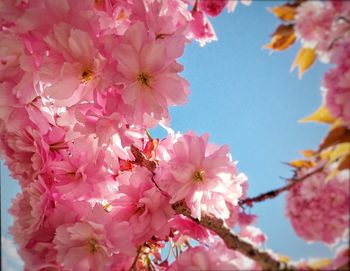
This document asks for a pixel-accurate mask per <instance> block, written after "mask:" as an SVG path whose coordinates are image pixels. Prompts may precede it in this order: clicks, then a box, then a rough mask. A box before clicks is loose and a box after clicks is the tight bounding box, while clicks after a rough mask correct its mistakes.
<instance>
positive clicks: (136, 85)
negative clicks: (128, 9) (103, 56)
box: [114, 22, 189, 124]
mask: <svg viewBox="0 0 350 271" xmlns="http://www.w3.org/2000/svg"><path fill="white" fill-rule="evenodd" d="M168 55H169V53H168V52H167V45H166V42H165V41H162V40H154V39H152V37H150V36H149V35H148V33H147V30H146V28H145V26H144V24H143V23H142V22H136V23H134V24H133V25H132V26H131V27H130V28H129V29H128V30H127V32H126V33H125V35H124V37H123V38H122V39H121V41H120V43H119V44H118V45H117V46H116V48H115V51H114V57H115V59H116V60H117V61H118V66H117V70H118V71H119V72H120V74H121V77H120V80H119V81H120V83H123V84H124V85H125V88H124V89H123V90H121V96H122V99H123V101H124V102H125V103H126V104H128V105H132V106H133V108H134V111H135V112H134V114H133V116H134V123H136V124H143V123H145V121H146V120H147V118H153V119H156V120H158V121H159V120H161V119H163V118H164V119H168V117H169V116H168V107H169V106H172V105H180V104H183V103H185V102H186V101H187V96H188V92H189V91H188V83H187V82H186V81H185V80H184V79H183V78H181V77H180V76H179V75H178V73H179V72H181V71H182V66H181V65H180V64H178V63H177V62H175V60H174V59H172V58H169V57H168Z"/></svg>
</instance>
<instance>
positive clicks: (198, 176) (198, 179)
mask: <svg viewBox="0 0 350 271" xmlns="http://www.w3.org/2000/svg"><path fill="white" fill-rule="evenodd" d="M204 175H205V172H204V170H197V171H196V172H195V173H194V174H193V177H192V180H193V181H194V182H195V183H203V182H204Z"/></svg>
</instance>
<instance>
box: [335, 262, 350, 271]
mask: <svg viewBox="0 0 350 271" xmlns="http://www.w3.org/2000/svg"><path fill="white" fill-rule="evenodd" d="M349 270H350V261H348V262H346V263H345V264H343V265H342V266H340V267H338V268H337V269H336V271H349Z"/></svg>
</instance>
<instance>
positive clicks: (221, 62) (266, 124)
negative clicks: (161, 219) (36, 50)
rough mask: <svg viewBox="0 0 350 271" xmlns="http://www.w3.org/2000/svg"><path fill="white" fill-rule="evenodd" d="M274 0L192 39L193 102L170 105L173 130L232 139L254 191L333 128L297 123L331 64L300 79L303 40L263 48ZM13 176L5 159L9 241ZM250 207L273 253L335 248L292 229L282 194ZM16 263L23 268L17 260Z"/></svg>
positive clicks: (188, 63) (269, 184)
mask: <svg viewBox="0 0 350 271" xmlns="http://www.w3.org/2000/svg"><path fill="white" fill-rule="evenodd" d="M274 5H276V1H256V2H254V3H253V4H252V5H251V6H250V7H245V6H243V5H238V8H237V10H236V11H235V12H234V13H233V14H227V13H226V11H225V12H223V14H221V15H220V16H219V17H218V18H215V19H214V20H212V23H213V25H214V28H215V30H216V33H217V36H218V41H217V42H212V43H210V44H208V45H206V46H205V47H203V48H201V47H200V46H199V45H198V44H197V43H193V44H191V45H189V46H187V48H186V51H185V55H184V56H183V57H182V58H181V59H180V62H181V63H182V64H183V65H184V66H185V71H184V72H183V76H184V77H185V78H186V79H187V80H188V81H189V82H190V88H191V95H190V101H189V103H188V104H187V105H185V106H182V107H176V108H173V109H172V110H171V116H172V125H171V127H172V128H173V129H174V130H175V131H180V132H183V133H185V132H186V131H188V130H193V131H196V132H197V133H198V134H202V133H204V132H208V133H209V134H210V141H211V142H214V143H217V144H228V145H229V146H230V149H231V152H232V156H233V159H234V160H238V161H239V164H238V167H239V169H240V170H241V171H242V172H244V173H245V174H246V175H247V176H248V178H249V195H250V196H254V195H257V194H260V193H262V192H266V191H268V190H271V189H274V188H277V187H280V186H282V185H283V184H284V181H283V180H282V179H281V178H280V177H286V178H288V177H291V176H292V171H291V169H290V168H288V167H287V166H286V165H284V164H283V162H288V161H290V160H293V159H297V158H299V157H300V155H299V153H298V151H299V150H303V149H312V148H314V149H315V148H316V147H317V146H318V143H319V142H320V141H321V139H322V137H323V136H324V135H325V133H326V130H327V127H326V126H322V125H319V124H298V123H297V122H298V120H299V119H301V118H303V117H305V116H307V115H309V114H310V113H312V112H313V111H314V110H315V109H316V108H317V107H318V106H319V105H320V103H321V101H322V97H321V93H320V82H321V80H322V75H323V73H324V72H325V70H326V69H327V67H326V66H325V65H324V64H321V63H317V64H316V65H315V66H314V67H313V68H312V69H311V70H310V71H308V72H307V73H306V74H305V75H304V77H303V79H302V80H299V79H298V76H297V72H296V71H295V72H294V73H290V72H289V69H290V65H291V63H292V61H293V59H294V57H295V54H296V52H297V50H298V49H299V45H295V46H293V47H292V48H290V49H289V50H287V51H286V52H282V53H273V54H270V53H269V52H268V51H267V50H262V49H261V48H262V47H263V45H265V44H266V43H268V41H269V35H270V34H271V33H272V32H273V31H274V29H275V28H276V27H277V25H278V24H279V21H278V20H277V19H276V18H275V17H274V16H273V15H272V14H271V13H269V12H268V11H267V7H269V6H274ZM153 134H154V135H162V134H164V133H159V131H153ZM8 175H9V173H8V171H7V169H6V168H5V167H4V166H3V164H2V165H1V186H2V190H1V210H2V213H1V223H2V230H1V231H2V236H3V237H4V238H6V240H5V242H2V243H3V246H4V244H5V243H6V244H7V243H8V239H9V238H10V236H9V235H8V233H7V229H8V226H9V225H10V224H11V219H10V217H9V215H8V214H7V211H6V210H7V209H8V208H9V205H10V201H11V198H13V197H14V196H15V194H16V193H17V192H18V191H19V190H18V186H17V185H16V183H15V182H14V181H13V180H10V178H8ZM250 212H251V213H254V214H258V215H259V223H258V226H259V227H260V228H261V229H262V230H263V231H264V232H265V233H266V234H267V235H268V238H269V241H268V244H267V247H268V248H271V249H272V250H274V251H275V252H278V253H281V254H285V255H288V256H290V257H291V258H293V259H298V258H306V257H327V256H328V257H329V256H331V255H333V252H332V251H331V250H330V249H329V248H328V247H326V246H323V245H320V244H312V245H308V244H306V243H305V242H304V241H303V240H301V239H300V238H298V237H297V236H296V235H295V234H294V232H293V230H292V228H291V226H290V223H289V221H287V220H286V218H285V217H284V195H282V196H279V197H278V198H277V199H274V200H270V201H267V202H263V203H259V204H257V205H256V206H254V207H253V208H252V209H251V210H250ZM6 246H7V245H6ZM5 250H6V251H5ZM5 250H3V251H2V253H3V256H4V255H5V256H6V258H4V260H3V262H6V261H7V264H9V265H11V264H10V263H9V262H10V261H11V257H12V258H13V257H14V258H13V259H14V261H18V258H16V256H15V255H13V254H14V253H13V251H12V250H11V251H10V250H9V249H5ZM9 251H10V252H9ZM7 254H9V255H7ZM11 255H12V256H11ZM9 265H8V266H9ZM12 268H13V269H12V270H20V269H19V268H18V265H15V264H13V265H12ZM6 270H11V269H10V268H8V269H6Z"/></svg>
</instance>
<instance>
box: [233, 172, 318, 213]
mask: <svg viewBox="0 0 350 271" xmlns="http://www.w3.org/2000/svg"><path fill="white" fill-rule="evenodd" d="M322 169H323V167H319V168H317V169H316V170H314V171H312V172H310V173H308V174H305V175H304V176H302V177H300V178H293V179H289V180H288V181H289V183H288V184H287V185H285V186H283V187H281V188H278V189H276V190H272V191H269V192H266V193H263V194H260V195H258V196H256V197H253V198H246V199H243V200H241V201H240V202H239V205H240V206H242V207H243V206H244V205H247V206H249V207H251V206H253V203H255V202H261V201H264V200H267V199H273V198H275V197H277V196H278V195H279V194H281V193H282V192H284V191H287V190H289V189H291V188H292V187H293V186H295V185H296V184H298V183H301V182H302V181H304V180H306V179H307V178H309V177H310V176H312V175H314V174H315V173H317V172H320V171H322Z"/></svg>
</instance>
